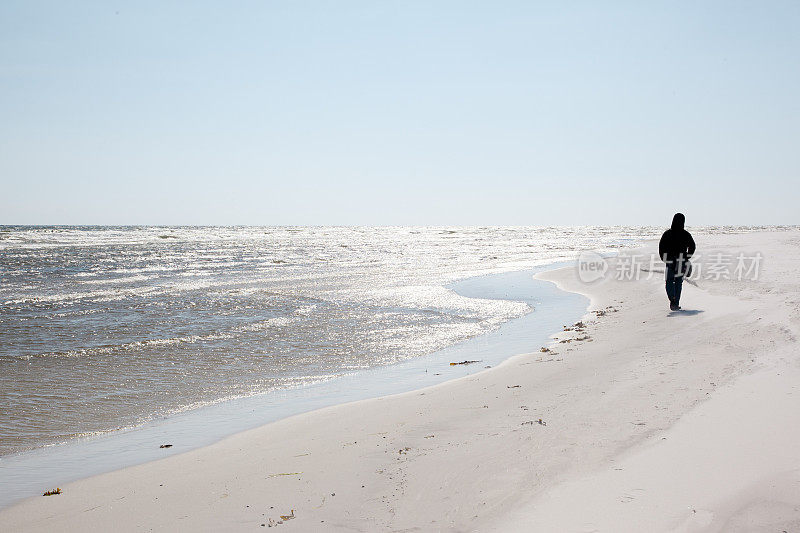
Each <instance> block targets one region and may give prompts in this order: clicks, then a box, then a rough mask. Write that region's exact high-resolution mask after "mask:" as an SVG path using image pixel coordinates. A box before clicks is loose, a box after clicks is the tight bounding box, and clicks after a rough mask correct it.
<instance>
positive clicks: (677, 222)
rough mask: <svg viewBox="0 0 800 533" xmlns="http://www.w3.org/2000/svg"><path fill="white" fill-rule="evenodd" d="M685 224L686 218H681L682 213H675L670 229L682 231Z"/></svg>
mask: <svg viewBox="0 0 800 533" xmlns="http://www.w3.org/2000/svg"><path fill="white" fill-rule="evenodd" d="M685 223H686V217H685V216H683V213H675V216H674V217H672V229H683V225H684V224H685Z"/></svg>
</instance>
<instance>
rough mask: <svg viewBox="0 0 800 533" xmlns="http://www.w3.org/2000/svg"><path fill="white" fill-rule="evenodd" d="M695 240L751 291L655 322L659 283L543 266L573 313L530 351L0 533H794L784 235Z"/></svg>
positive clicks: (790, 296) (239, 439)
mask: <svg viewBox="0 0 800 533" xmlns="http://www.w3.org/2000/svg"><path fill="white" fill-rule="evenodd" d="M697 244H698V251H699V252H701V253H703V254H709V253H713V251H716V250H719V251H723V252H724V253H725V254H733V255H735V254H737V253H740V252H743V253H748V254H752V253H755V252H759V253H760V254H762V255H763V263H762V265H761V270H760V272H759V275H758V279H757V280H756V281H751V280H736V279H724V278H720V279H718V280H713V279H701V280H698V281H697V284H696V285H689V284H684V296H683V299H682V305H683V307H684V310H683V311H682V312H675V313H671V312H670V311H669V309H668V304H667V301H666V297H665V295H664V287H663V281H662V276H663V274H660V273H658V272H654V273H651V274H653V275H652V276H642V278H641V279H638V280H630V281H629V280H617V279H614V278H613V277H611V276H610V277H609V278H608V279H607V280H604V281H600V282H597V283H595V284H585V283H582V282H581V281H579V280H578V279H577V277H576V275H575V270H574V269H573V268H567V269H562V270H555V271H549V272H546V273H543V274H540V275H539V277H540V278H541V279H544V280H547V281H550V282H553V283H555V284H557V285H558V286H559V287H560V288H562V289H564V290H566V291H573V292H579V293H582V294H585V295H587V296H588V297H589V298H590V299H591V305H590V308H589V309H588V310H587V315H586V316H585V317H584V318H583V320H582V322H583V324H584V327H578V328H572V329H571V330H569V331H563V332H559V333H558V334H557V335H556V336H555V337H554V339H553V342H552V344H551V345H550V346H549V351H546V352H543V351H540V347H539V346H531V350H530V353H527V354H521V355H518V356H515V357H513V358H511V359H509V360H507V361H506V362H504V363H503V364H502V365H500V366H498V367H495V368H491V369H488V370H485V371H483V372H480V373H479V374H476V375H473V376H469V377H465V378H461V379H457V380H453V381H449V382H447V383H444V384H441V385H437V386H434V387H430V388H426V389H423V390H418V391H414V392H410V393H405V394H400V395H396V396H389V397H383V398H378V399H373V400H364V401H359V402H355V403H349V404H344V405H338V406H335V407H330V408H326V409H322V410H317V411H314V412H310V413H306V414H302V415H298V416H294V417H291V418H287V419H284V420H280V421H278V422H275V423H272V424H269V425H266V426H263V427H260V428H257V429H255V430H251V431H247V432H244V433H240V434H237V435H234V436H231V437H229V438H226V439H224V440H222V441H220V442H218V443H216V444H214V445H211V446H207V447H204V448H201V449H198V450H194V451H191V452H187V453H184V454H180V455H176V456H173V457H170V458H166V459H163V460H159V461H155V462H150V463H146V464H143V465H139V466H135V467H131V468H126V469H124V470H119V471H116V472H111V473H108V474H103V475H99V476H95V477H92V478H88V479H85V480H81V481H78V482H75V483H71V484H68V485H66V486H63V487H61V489H62V491H63V493H62V494H60V495H57V496H51V497H34V498H30V499H28V500H25V501H23V502H21V503H19V504H17V505H15V506H13V507H11V508H8V509H5V510H2V511H0V530H1V531H22V532H28V531H109V530H114V531H190V530H191V531H248V530H257V529H258V528H260V527H265V528H266V527H280V528H283V529H286V530H290V529H291V530H294V531H615V532H619V531H796V530H798V528H800V359H798V350H797V337H798V335H800V332H798V326H800V282H798V276H800V233H799V232H797V231H779V232H778V231H776V232H765V233H746V234H730V235H714V236H702V235H701V236H698V237H697ZM654 249H655V243H651V244H649V245H648V246H647V247H646V248H645V249H643V250H639V251H638V252H640V253H646V254H649V253H652V252H653V251H654ZM611 268H614V265H613V264H612V266H611ZM554 333H555V332H554ZM562 341H564V342H562ZM47 488H52V487H43V489H47ZM282 515H283V516H287V515H288V516H291V517H292V518H290V519H288V520H287V519H281V516H282Z"/></svg>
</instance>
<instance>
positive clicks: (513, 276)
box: [0, 263, 586, 510]
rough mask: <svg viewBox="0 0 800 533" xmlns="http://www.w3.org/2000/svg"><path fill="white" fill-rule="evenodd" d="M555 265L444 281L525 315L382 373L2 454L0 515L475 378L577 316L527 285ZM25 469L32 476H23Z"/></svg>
mask: <svg viewBox="0 0 800 533" xmlns="http://www.w3.org/2000/svg"><path fill="white" fill-rule="evenodd" d="M562 265H563V263H551V264H545V265H541V266H538V267H534V268H529V269H525V270H520V271H510V272H500V273H493V274H483V275H479V276H471V277H468V278H464V279H462V280H459V281H456V282H454V283H451V284H449V285H448V286H447V287H448V288H449V289H451V290H453V291H454V292H456V293H457V294H459V295H461V296H465V297H468V298H481V299H503V300H511V301H521V302H525V303H527V304H528V305H530V306H531V309H530V311H528V312H527V313H525V314H524V315H522V316H520V317H517V318H515V319H512V320H509V321H507V322H505V323H503V324H501V325H500V326H499V327H498V328H496V329H494V330H490V331H488V332H486V333H483V334H481V335H478V336H476V337H471V338H468V339H465V340H463V341H461V342H458V343H456V344H454V345H450V346H447V347H445V348H443V349H440V350H437V351H436V352H433V353H430V354H426V355H423V356H419V357H415V358H413V359H409V360H406V361H403V362H400V363H395V364H392V365H388V366H379V367H372V368H368V369H363V370H360V371H354V372H346V373H344V374H340V375H338V376H336V377H334V378H332V379H330V380H327V381H324V382H321V383H318V384H312V385H307V386H303V387H297V388H293V389H279V390H276V391H273V392H271V393H267V394H260V395H255V396H251V397H243V398H236V399H231V400H224V401H222V402H217V403H215V404H212V405H208V406H204V407H200V408H197V409H192V410H188V411H185V412H180V413H176V414H173V415H171V416H168V417H164V418H161V419H156V420H152V421H148V422H146V423H144V424H142V425H140V426H135V427H132V428H126V429H122V430H119V431H111V432H108V433H104V434H101V435H96V436H91V437H84V438H76V439H73V440H71V441H68V442H65V443H61V444H58V445H54V446H47V447H42V448H37V449H33V450H29V451H25V452H20V453H17V454H11V455H8V456H4V457H0V478H2V480H3V485H5V487H3V490H0V510H2V509H5V508H8V507H10V506H13V505H14V504H16V503H19V502H20V501H24V499H25V498H29V497H33V496H38V494H39V493H41V492H43V491H44V490H46V489H42V488H41V487H49V486H51V485H52V486H53V487H55V486H59V485H64V484H66V483H70V482H75V481H79V480H82V479H87V478H90V477H93V476H96V475H101V474H104V473H108V472H113V471H116V470H120V469H124V468H127V467H131V466H135V465H139V464H144V463H147V462H150V461H157V460H160V459H163V458H166V457H171V456H174V455H177V454H180V453H185V452H188V451H191V450H195V449H199V448H202V447H205V446H209V445H212V444H214V443H216V442H219V441H220V440H223V439H225V438H228V437H230V436H232V435H235V434H237V433H241V432H244V431H248V430H251V429H256V428H259V427H262V426H264V425H267V424H271V423H273V422H275V421H278V420H282V419H285V418H289V417H291V416H295V415H298V414H303V413H307V412H309V411H314V410H317V409H322V408H325V407H332V406H337V405H343V404H347V403H352V402H356V401H360V400H364V399H370V398H377V397H382V396H392V395H396V394H402V393H405V392H413V391H418V390H423V389H425V388H428V387H430V386H435V385H438V384H442V383H447V382H449V381H452V380H457V379H459V378H461V377H464V376H468V375H472V374H475V373H477V372H480V371H481V370H484V366H486V365H491V366H496V365H497V364H498V363H502V362H503V361H504V360H505V359H508V358H509V357H512V356H514V355H516V354H517V353H519V352H520V351H524V350H525V349H526V348H528V346H529V345H530V344H531V343H535V342H541V343H545V342H546V340H547V338H548V337H549V336H550V334H551V333H552V331H553V330H554V329H555V328H557V327H559V325H558V324H559V323H560V322H563V321H565V320H566V321H569V320H571V319H572V318H577V317H578V316H580V314H581V313H582V309H584V308H585V305H586V304H585V303H584V302H582V301H581V299H580V298H576V297H575V295H574V294H570V293H566V292H564V291H561V290H559V289H556V288H555V287H548V286H547V285H549V284H547V285H546V284H545V283H544V282H541V281H537V280H534V274H535V273H537V272H541V271H544V270H548V269H553V268H558V267H560V266H562ZM523 329H525V330H527V331H525V332H523V331H522V330H523ZM488 347H491V348H490V349H488ZM476 358H481V361H482V362H479V363H475V364H472V365H456V366H454V367H449V366H448V364H449V362H451V360H452V361H464V360H468V359H469V360H474V359H476ZM484 358H485V359H486V361H483V359H484ZM429 368H430V370H431V372H428V369H429ZM209 428H210V430H209ZM166 443H169V444H172V446H171V447H170V449H160V448H159V446H160V445H161V444H166ZM32 471H33V472H36V474H37V475H31V472H32ZM6 487H12V488H10V489H8V490H7V489H6Z"/></svg>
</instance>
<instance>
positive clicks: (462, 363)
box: [450, 360, 480, 366]
mask: <svg viewBox="0 0 800 533" xmlns="http://www.w3.org/2000/svg"><path fill="white" fill-rule="evenodd" d="M472 363H480V361H469V360H467V361H461V362H458V363H450V366H455V365H471V364H472Z"/></svg>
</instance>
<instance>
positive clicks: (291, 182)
mask: <svg viewBox="0 0 800 533" xmlns="http://www.w3.org/2000/svg"><path fill="white" fill-rule="evenodd" d="M798 28H800V2H797V1H790V2H737V1H725V2H675V1H670V2H641V1H631V2H597V1H586V2H555V1H550V2H533V1H505V2H502V1H501V2H471V1H454V2H437V1H424V2H412V1H402V2H400V1H398V2H375V1H369V2H348V1H330V2H307V1H305V2H297V1H286V2H267V1H264V2H218V3H213V2H185V3H175V2H161V1H159V2H109V1H103V2H61V1H58V2H35V1H23V2H15V1H8V0H6V1H5V2H3V3H2V4H0V224H84V223H85V224H668V223H669V221H670V219H671V216H672V213H673V212H674V211H676V210H681V211H683V212H685V213H686V215H687V223H688V224H690V225H691V224H737V223H744V224H750V223H752V224H780V223H792V224H797V223H800V217H798V213H800V209H798V206H797V203H798V199H800V146H799V144H800V99H799V98H798V95H800V31H798Z"/></svg>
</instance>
